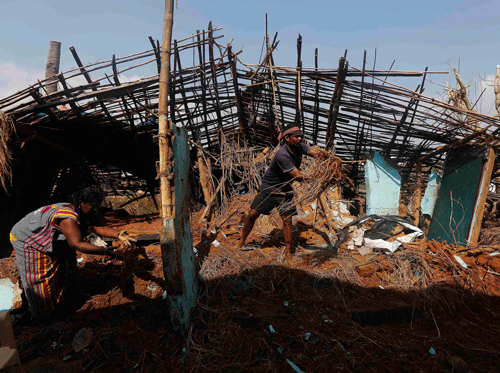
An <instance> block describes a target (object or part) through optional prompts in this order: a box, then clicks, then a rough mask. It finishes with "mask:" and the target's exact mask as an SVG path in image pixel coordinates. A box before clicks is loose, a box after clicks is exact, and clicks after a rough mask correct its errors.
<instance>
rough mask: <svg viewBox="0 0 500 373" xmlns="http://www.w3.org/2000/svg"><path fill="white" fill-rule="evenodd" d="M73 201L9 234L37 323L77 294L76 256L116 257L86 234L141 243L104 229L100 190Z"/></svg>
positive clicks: (41, 213) (49, 208) (32, 215)
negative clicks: (73, 285)
mask: <svg viewBox="0 0 500 373" xmlns="http://www.w3.org/2000/svg"><path fill="white" fill-rule="evenodd" d="M70 200H71V203H55V204H52V205H48V206H44V207H41V208H39V209H38V210H36V211H33V212H31V213H29V214H28V215H26V216H25V217H24V218H23V219H21V220H20V221H19V222H18V223H17V224H16V225H14V227H13V228H12V230H11V232H10V241H11V243H12V246H13V247H14V250H15V255H16V262H17V266H18V267H19V271H20V276H21V281H22V284H23V287H24V292H25V296H26V299H27V301H28V305H29V308H30V312H31V314H32V315H33V317H36V318H40V317H44V316H48V315H49V314H50V313H52V312H53V311H54V310H55V308H56V306H57V305H58V304H60V303H61V302H62V301H63V299H64V297H65V296H66V297H67V294H66V293H67V292H68V291H71V290H73V289H71V288H70V285H71V282H72V280H73V277H74V274H75V273H74V270H75V269H76V251H80V252H82V253H87V254H97V255H110V256H113V257H115V256H117V254H116V253H114V252H113V250H111V249H109V248H107V247H101V246H96V245H93V244H91V243H89V242H85V241H84V239H83V237H84V235H83V233H82V232H85V231H86V230H87V229H89V228H93V230H94V231H95V233H96V234H98V235H100V236H105V237H112V238H118V239H120V240H121V241H122V242H123V243H124V245H125V246H131V242H130V241H136V240H135V238H134V237H133V236H131V235H129V234H127V232H125V231H121V232H120V231H117V230H116V229H113V228H111V227H107V226H104V225H103V224H101V222H100V221H99V219H98V210H99V206H100V205H101V203H102V202H103V200H104V197H103V195H102V193H101V192H100V191H98V190H97V189H94V188H90V187H86V188H83V189H80V190H79V191H77V192H76V193H75V194H74V195H73V196H72V197H71V198H70Z"/></svg>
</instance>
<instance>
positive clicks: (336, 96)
mask: <svg viewBox="0 0 500 373" xmlns="http://www.w3.org/2000/svg"><path fill="white" fill-rule="evenodd" d="M347 70H348V63H347V61H346V59H345V57H340V59H339V67H338V69H337V76H336V78H335V89H334V91H333V96H332V101H331V103H330V110H329V112H328V124H327V126H328V127H327V133H326V146H325V148H326V150H329V149H330V148H331V147H332V146H333V145H334V140H335V132H336V130H337V117H338V114H339V109H340V99H341V97H342V92H343V89H344V82H345V78H346V76H347Z"/></svg>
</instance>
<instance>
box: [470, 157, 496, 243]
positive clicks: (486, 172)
mask: <svg viewBox="0 0 500 373" xmlns="http://www.w3.org/2000/svg"><path fill="white" fill-rule="evenodd" d="M494 165H495V151H494V150H493V148H488V150H487V151H486V163H485V164H484V167H483V172H482V174H481V181H480V183H479V190H478V193H477V199H476V206H475V209H474V215H473V216H472V222H471V228H470V230H469V237H468V240H467V242H468V245H469V246H476V245H477V241H478V239H479V232H480V231H481V224H482V222H483V215H484V209H485V206H486V197H487V196H488V191H489V188H490V182H491V174H492V173H493V166H494Z"/></svg>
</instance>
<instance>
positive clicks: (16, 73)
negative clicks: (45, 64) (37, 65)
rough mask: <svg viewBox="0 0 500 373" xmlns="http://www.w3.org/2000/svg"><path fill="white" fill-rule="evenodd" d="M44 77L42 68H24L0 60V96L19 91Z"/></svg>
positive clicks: (3, 96)
mask: <svg viewBox="0 0 500 373" xmlns="http://www.w3.org/2000/svg"><path fill="white" fill-rule="evenodd" d="M44 77H45V72H44V70H42V69H30V68H25V67H22V66H18V65H16V64H14V63H13V62H11V61H5V62H0V98H5V97H8V96H10V95H12V94H14V93H16V92H19V91H21V90H23V89H25V88H27V87H28V86H30V85H32V84H35V83H36V82H37V80H39V79H40V80H42V79H44Z"/></svg>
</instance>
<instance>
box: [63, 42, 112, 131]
mask: <svg viewBox="0 0 500 373" xmlns="http://www.w3.org/2000/svg"><path fill="white" fill-rule="evenodd" d="M69 50H70V51H71V54H72V55H73V58H74V59H75V62H76V64H77V65H78V67H79V68H80V72H81V73H82V74H83V76H84V77H85V79H86V80H87V83H89V84H92V79H91V78H90V75H89V73H88V72H87V70H85V67H83V64H82V61H81V60H80V57H79V56H78V54H77V53H76V49H75V47H73V46H71V47H69ZM91 89H92V90H93V91H97V87H96V85H94V84H92V85H91ZM97 100H98V101H99V105H101V109H102V111H103V112H104V114H105V115H106V116H107V117H108V119H109V120H110V121H113V118H112V117H111V114H110V113H109V111H108V109H107V108H106V105H104V102H103V101H102V100H101V99H100V98H98V99H97Z"/></svg>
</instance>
